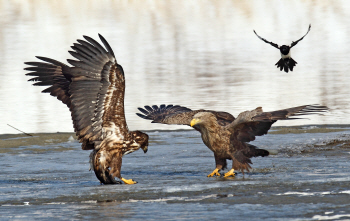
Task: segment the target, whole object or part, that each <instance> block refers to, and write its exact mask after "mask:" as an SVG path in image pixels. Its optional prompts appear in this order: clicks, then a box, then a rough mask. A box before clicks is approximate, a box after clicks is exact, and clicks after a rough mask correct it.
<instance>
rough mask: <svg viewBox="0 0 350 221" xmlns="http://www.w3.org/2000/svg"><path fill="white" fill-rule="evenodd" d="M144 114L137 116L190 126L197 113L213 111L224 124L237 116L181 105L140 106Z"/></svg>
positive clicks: (157, 121) (219, 121)
mask: <svg viewBox="0 0 350 221" xmlns="http://www.w3.org/2000/svg"><path fill="white" fill-rule="evenodd" d="M138 109H139V111H141V112H142V113H143V114H140V113H137V116H139V117H141V118H143V119H147V120H152V123H162V124H179V125H188V126H190V123H191V120H192V119H193V116H194V115H195V114H196V113H199V112H211V113H213V114H214V115H215V116H216V118H217V120H218V123H219V124H220V125H222V126H224V125H227V124H229V123H231V122H232V121H233V120H234V119H235V118H234V117H233V116H232V115H231V114H229V113H226V112H218V111H210V110H191V109H189V108H187V107H183V106H179V105H164V104H162V105H160V106H159V107H158V106H157V105H153V106H152V107H150V106H145V109H143V108H138Z"/></svg>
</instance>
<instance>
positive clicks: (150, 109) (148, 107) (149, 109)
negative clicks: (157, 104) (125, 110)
mask: <svg viewBox="0 0 350 221" xmlns="http://www.w3.org/2000/svg"><path fill="white" fill-rule="evenodd" d="M145 108H146V109H147V110H148V111H149V112H152V111H153V109H152V108H151V107H150V106H145Z"/></svg>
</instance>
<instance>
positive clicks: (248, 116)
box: [137, 105, 328, 177]
mask: <svg viewBox="0 0 350 221" xmlns="http://www.w3.org/2000/svg"><path fill="white" fill-rule="evenodd" d="M327 109H328V108H327V107H326V106H319V105H304V106H299V107H293V108H289V109H284V110H278V111H273V112H263V110H262V108H261V107H258V108H256V109H255V110H252V111H245V112H242V113H240V114H239V115H238V117H237V118H234V117H233V116H232V115H231V114H229V113H226V112H216V111H210V110H194V111H192V110H191V109H189V108H187V107H182V106H178V105H176V106H173V105H168V106H166V105H161V106H160V107H158V106H157V105H153V106H152V107H150V106H145V109H143V108H139V110H140V111H141V112H142V114H140V113H137V115H138V116H139V117H141V118H144V119H147V120H152V123H163V124H180V125H189V126H192V127H194V128H195V129H196V130H198V131H199V132H200V133H201V135H202V140H203V142H204V144H205V145H206V146H207V147H208V148H209V149H210V150H211V151H213V152H214V157H215V163H216V169H215V170H214V171H213V172H212V173H211V174H209V175H208V176H214V175H220V174H219V173H218V172H219V171H220V170H222V169H225V168H226V167H227V163H226V160H232V169H231V170H230V171H229V172H228V173H226V174H225V177H228V176H234V172H233V171H234V170H239V171H241V172H244V171H249V169H250V168H251V166H250V164H252V162H251V160H250V158H252V157H258V156H262V157H264V156H268V155H269V152H268V151H267V150H263V149H259V148H257V147H255V146H253V145H251V144H248V143H247V142H250V141H253V140H255V137H256V136H261V135H264V134H267V132H268V130H269V129H270V128H271V125H272V124H273V123H274V122H276V121H277V120H286V119H299V118H295V117H294V118H289V117H293V116H301V115H308V114H317V113H321V112H324V111H326V110H327Z"/></svg>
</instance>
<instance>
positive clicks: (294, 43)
mask: <svg viewBox="0 0 350 221" xmlns="http://www.w3.org/2000/svg"><path fill="white" fill-rule="evenodd" d="M310 29H311V24H310V25H309V29H308V30H307V32H306V34H305V35H304V36H303V37H301V38H300V39H299V40H297V41H293V42H292V44H291V45H290V47H291V48H292V47H294V46H295V45H296V44H298V42H299V41H301V40H303V38H304V37H305V36H306V35H307V34H308V33H309V31H310Z"/></svg>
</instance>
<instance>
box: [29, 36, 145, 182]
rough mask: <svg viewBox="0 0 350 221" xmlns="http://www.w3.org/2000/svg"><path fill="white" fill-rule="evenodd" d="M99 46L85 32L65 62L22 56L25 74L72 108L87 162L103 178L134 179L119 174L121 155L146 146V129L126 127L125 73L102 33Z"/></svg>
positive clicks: (143, 148) (102, 180) (75, 125)
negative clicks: (71, 57)
mask: <svg viewBox="0 0 350 221" xmlns="http://www.w3.org/2000/svg"><path fill="white" fill-rule="evenodd" d="M99 37H100V39H101V41H102V43H103V45H104V47H102V46H101V45H100V44H99V43H98V42H97V41H95V40H94V39H92V38H90V37H88V36H84V38H85V40H77V41H78V43H74V44H73V46H72V47H71V48H72V49H73V50H74V51H69V53H70V54H71V55H72V56H73V57H74V58H76V59H77V60H71V59H68V60H67V61H68V63H69V64H71V65H72V66H68V65H66V64H64V63H61V62H59V61H56V60H53V59H51V58H46V57H37V58H38V59H40V60H41V61H43V62H25V64H27V65H29V66H30V67H27V68H25V70H27V71H30V72H29V73H27V74H26V75H28V76H34V77H33V78H31V79H30V80H29V81H35V82H36V83H34V84H33V85H37V86H49V87H48V88H46V89H45V90H43V91H42V92H43V93H50V95H52V96H54V97H57V99H58V100H60V101H62V102H63V103H64V104H66V105H67V107H68V108H69V110H70V112H71V116H72V120H73V126H74V130H75V132H76V135H77V136H78V139H79V141H80V142H81V143H82V149H83V150H92V153H91V154H90V164H91V167H92V168H93V170H94V172H95V174H96V177H97V178H98V179H99V180H100V182H101V183H104V184H116V183H120V182H119V181H116V180H115V177H117V178H119V179H120V180H122V181H123V182H124V183H126V184H134V183H136V182H135V181H133V180H132V179H125V178H123V177H122V176H121V174H120V171H121V165H122V157H123V155H125V154H129V153H132V152H134V151H136V150H138V149H140V148H141V149H142V150H143V151H144V152H145V153H146V152H147V148H148V135H147V134H145V133H142V132H140V131H129V129H128V126H127V124H126V121H125V114H124V94H125V77H124V72H123V68H122V66H120V65H119V64H118V63H117V60H116V58H115V56H114V53H113V51H112V48H111V47H110V46H109V44H108V43H107V41H106V40H105V39H104V37H103V36H102V35H99Z"/></svg>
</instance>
